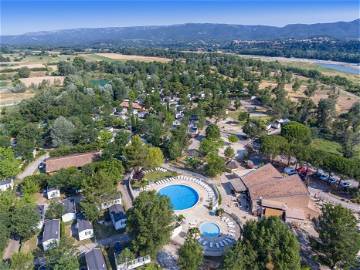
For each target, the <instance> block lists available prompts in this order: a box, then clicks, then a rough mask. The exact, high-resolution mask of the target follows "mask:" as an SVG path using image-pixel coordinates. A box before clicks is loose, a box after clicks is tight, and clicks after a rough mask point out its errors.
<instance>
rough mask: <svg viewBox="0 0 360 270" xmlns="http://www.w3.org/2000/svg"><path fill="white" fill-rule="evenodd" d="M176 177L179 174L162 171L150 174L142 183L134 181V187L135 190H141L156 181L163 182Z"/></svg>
mask: <svg viewBox="0 0 360 270" xmlns="http://www.w3.org/2000/svg"><path fill="white" fill-rule="evenodd" d="M176 175H177V173H175V172H169V171H166V172H161V171H153V172H149V173H147V174H146V175H145V176H144V178H143V179H142V180H141V181H133V182H132V187H133V188H141V187H144V186H147V185H148V184H149V183H151V182H156V181H159V180H162V179H164V178H168V177H173V176H176Z"/></svg>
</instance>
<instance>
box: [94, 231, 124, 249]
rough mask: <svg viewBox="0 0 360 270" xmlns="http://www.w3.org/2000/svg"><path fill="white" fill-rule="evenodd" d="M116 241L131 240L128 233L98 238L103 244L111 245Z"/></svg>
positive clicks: (99, 242)
mask: <svg viewBox="0 0 360 270" xmlns="http://www.w3.org/2000/svg"><path fill="white" fill-rule="evenodd" d="M116 242H120V243H128V242H130V237H129V236H128V235H127V234H126V233H124V234H114V235H112V236H110V237H108V238H104V239H100V240H97V243H98V244H99V245H101V246H111V245H113V244H115V243H116Z"/></svg>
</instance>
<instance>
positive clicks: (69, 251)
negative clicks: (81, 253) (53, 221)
mask: <svg viewBox="0 0 360 270" xmlns="http://www.w3.org/2000/svg"><path fill="white" fill-rule="evenodd" d="M45 258H46V266H47V268H49V269H54V270H73V269H79V266H80V265H79V262H78V259H77V251H76V249H75V248H74V247H73V245H72V242H71V241H70V239H68V238H66V237H64V238H63V237H62V238H61V239H60V243H59V245H58V246H54V247H53V248H51V249H49V250H47V251H46V252H45Z"/></svg>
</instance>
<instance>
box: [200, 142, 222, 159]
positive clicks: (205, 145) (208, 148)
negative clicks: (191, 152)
mask: <svg viewBox="0 0 360 270" xmlns="http://www.w3.org/2000/svg"><path fill="white" fill-rule="evenodd" d="M219 146H220V145H219V143H218V142H216V141H213V140H209V139H203V140H202V141H201V143H200V147H199V151H200V153H201V154H203V155H204V156H206V155H208V154H209V153H217V152H218V150H219Z"/></svg>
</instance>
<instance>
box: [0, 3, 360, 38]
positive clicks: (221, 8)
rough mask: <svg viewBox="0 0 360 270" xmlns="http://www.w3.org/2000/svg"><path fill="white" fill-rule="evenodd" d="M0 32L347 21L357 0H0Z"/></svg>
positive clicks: (355, 11)
mask: <svg viewBox="0 0 360 270" xmlns="http://www.w3.org/2000/svg"><path fill="white" fill-rule="evenodd" d="M0 12H1V28H0V29H1V33H0V34H1V35H14V34H22V33H27V32H36V31H49V30H60V29H71V28H98V27H116V26H140V25H170V24H181V23H205V22H207V23H228V24H247V25H256V24H262V25H274V26H283V25H286V24H293V23H305V24H310V23H319V22H335V21H351V20H354V19H357V18H359V17H360V14H359V12H360V7H359V0H237V1H236V0H232V1H231V0H192V1H180V0H167V1H165V0H162V1H159V0H158V1H153V0H142V1H137V0H132V1H126V0H124V1H123V0H112V1H108V0H102V1H101V0H62V1H57V0H21V1H19V0H0Z"/></svg>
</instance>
